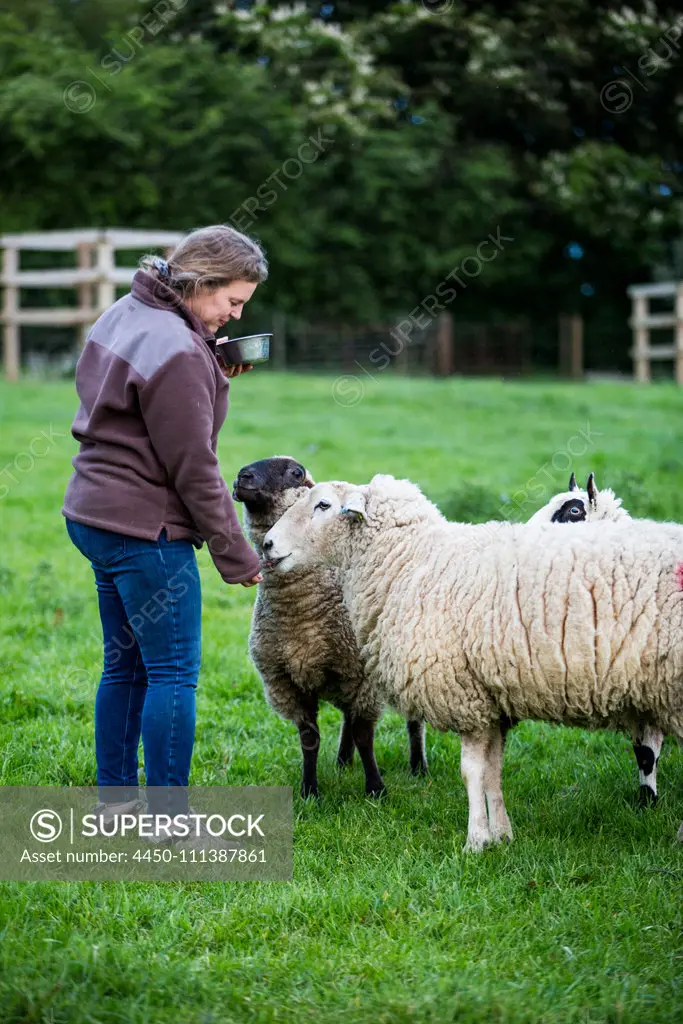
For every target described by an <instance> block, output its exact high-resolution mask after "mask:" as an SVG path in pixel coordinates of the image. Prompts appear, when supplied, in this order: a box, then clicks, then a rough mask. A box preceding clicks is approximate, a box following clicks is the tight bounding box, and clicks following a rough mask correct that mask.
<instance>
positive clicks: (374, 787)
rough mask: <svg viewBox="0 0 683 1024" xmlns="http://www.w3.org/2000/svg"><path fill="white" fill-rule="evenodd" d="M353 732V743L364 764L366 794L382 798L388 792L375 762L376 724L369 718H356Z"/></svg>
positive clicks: (352, 724)
mask: <svg viewBox="0 0 683 1024" xmlns="http://www.w3.org/2000/svg"><path fill="white" fill-rule="evenodd" d="M351 731H352V734H353V742H354V743H355V745H356V748H357V750H358V753H359V755H360V759H361V761H362V762H363V769H364V771H365V792H366V794H367V795H368V796H382V794H383V793H386V791H387V790H386V786H385V785H384V783H383V782H382V776H381V775H380V773H379V768H378V767H377V762H376V761H375V748H374V740H375V723H374V722H371V721H370V719H368V718H354V719H353V720H352V722H351Z"/></svg>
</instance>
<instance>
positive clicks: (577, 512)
mask: <svg viewBox="0 0 683 1024" xmlns="http://www.w3.org/2000/svg"><path fill="white" fill-rule="evenodd" d="M569 513H570V515H572V516H580V515H581V510H580V509H578V508H577V507H576V505H574V508H570V509H569Z"/></svg>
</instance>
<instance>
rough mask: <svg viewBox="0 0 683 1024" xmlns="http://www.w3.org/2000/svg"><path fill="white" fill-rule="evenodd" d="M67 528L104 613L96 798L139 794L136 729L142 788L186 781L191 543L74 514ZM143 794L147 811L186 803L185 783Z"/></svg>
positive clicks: (195, 591) (196, 628)
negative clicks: (101, 525)
mask: <svg viewBox="0 0 683 1024" xmlns="http://www.w3.org/2000/svg"><path fill="white" fill-rule="evenodd" d="M66 528H67V531H68V533H69V537H70V538H71V540H72V541H73V543H74V544H75V546H76V547H77V548H78V550H79V551H80V552H81V554H82V555H84V556H85V557H86V558H87V559H88V561H89V562H90V563H91V565H92V567H93V570H94V572H95V583H96V586H97V596H98V599H99V606H100V618H101V619H102V632H103V635H104V668H103V671H102V678H101V679H100V684H99V687H98V690H97V697H96V699H95V749H96V757H97V785H98V787H99V790H100V799H101V800H103V801H107V800H108V801H109V802H117V801H119V800H121V801H123V800H130V799H134V798H135V797H136V796H137V795H138V746H139V743H140V735H141V734H142V746H143V750H144V757H145V777H146V781H147V786H148V787H156V786H159V787H186V786H187V784H188V779H189V775H190V761H191V759H192V748H193V745H194V733H195V691H196V688H197V677H198V675H199V666H200V662H201V603H202V598H201V586H200V582H199V572H198V569H197V559H196V556H195V551H194V547H193V545H192V544H191V543H190V541H185V540H176V541H168V540H167V538H166V534H165V533H164V532H162V534H161V536H160V537H159V539H158V540H156V541H150V540H141V539H139V538H138V537H129V536H128V535H124V534H121V533H112V532H110V531H109V530H100V529H97V528H96V527H93V526H84V525H83V524H82V523H76V522H73V520H70V519H67V520H66ZM110 787H117V789H116V791H114V790H112V789H111V788H110ZM114 792H115V800H114V801H112V796H113V795H114ZM148 798H149V804H150V810H151V811H154V812H158V813H161V812H167V811H169V810H173V813H183V812H186V811H187V795H186V793H185V790H184V789H181V790H177V791H174V792H171V791H169V790H167V791H166V793H165V794H162V791H160V790H154V789H152V790H151V791H149V792H148ZM155 804H156V806H155Z"/></svg>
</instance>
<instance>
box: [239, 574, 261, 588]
mask: <svg viewBox="0 0 683 1024" xmlns="http://www.w3.org/2000/svg"><path fill="white" fill-rule="evenodd" d="M257 583H263V576H262V575H261V573H260V572H257V573H256V575H255V576H252V578H251V579H250V580H247V582H246V583H243V584H242V586H243V587H255V586H256V584H257Z"/></svg>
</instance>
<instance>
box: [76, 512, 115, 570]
mask: <svg viewBox="0 0 683 1024" xmlns="http://www.w3.org/2000/svg"><path fill="white" fill-rule="evenodd" d="M66 530H67V533H68V534H69V537H70V538H71V541H72V543H73V544H74V546H75V547H76V548H77V549H78V550H79V551H80V553H81V554H82V555H83V557H84V558H87V559H88V561H89V562H92V563H94V564H97V565H102V566H108V565H112V564H113V563H114V562H116V561H118V559H119V558H122V557H123V555H125V553H126V538H125V537H124V535H123V534H122V533H113V532H112V531H111V530H100V528H99V527H97V526H86V525H85V523H76V522H74V520H73V519H67V520H66Z"/></svg>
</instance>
